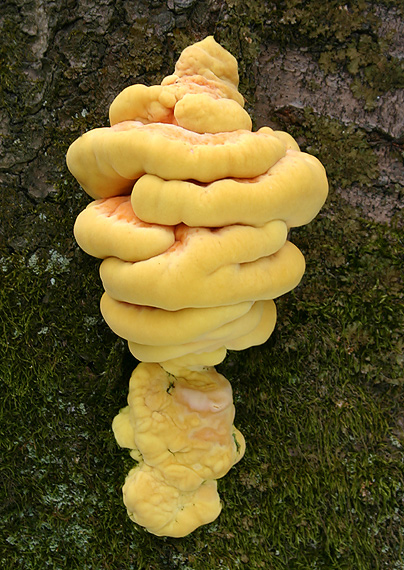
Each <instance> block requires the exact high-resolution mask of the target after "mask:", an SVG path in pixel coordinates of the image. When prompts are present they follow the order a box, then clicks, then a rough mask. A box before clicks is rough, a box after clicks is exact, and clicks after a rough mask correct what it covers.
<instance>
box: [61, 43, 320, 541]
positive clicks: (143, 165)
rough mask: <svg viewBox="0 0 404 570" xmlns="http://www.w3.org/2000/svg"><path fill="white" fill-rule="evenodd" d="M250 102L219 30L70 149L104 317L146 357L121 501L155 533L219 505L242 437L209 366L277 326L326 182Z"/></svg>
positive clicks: (176, 533) (81, 236)
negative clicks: (84, 202)
mask: <svg viewBox="0 0 404 570" xmlns="http://www.w3.org/2000/svg"><path fill="white" fill-rule="evenodd" d="M243 104H244V99H243V97H242V95H241V94H240V93H239V92H238V70H237V62H236V60H235V58H234V57H233V56H232V55H231V54H229V53H228V52H227V51H226V50H225V49H224V48H223V47H221V46H220V45H219V44H218V43H217V42H216V41H215V40H214V39H213V37H211V36H209V37H207V38H205V39H204V40H202V41H200V42H198V43H196V44H194V45H192V46H190V47H188V48H186V49H185V50H184V51H183V52H182V54H181V56H180V58H179V60H178V62H177V64H176V66H175V70H174V74H173V75H170V76H169V77H166V78H165V79H163V81H162V83H161V85H156V86H152V87H146V86H144V85H133V86H131V87H128V88H126V89H124V90H123V91H122V93H120V94H119V95H118V96H117V97H116V99H115V100H114V101H113V103H112V104H111V107H110V124H111V126H110V127H102V128H98V129H94V130H92V131H89V132H87V133H85V134H84V135H82V136H81V137H80V138H79V139H77V140H76V141H75V142H73V144H72V145H71V146H70V148H69V150H68V153H67V164H68V167H69V169H70V171H71V173H72V174H73V176H74V177H75V178H76V179H77V181H78V182H79V183H80V185H81V186H82V187H83V189H84V190H85V191H86V192H87V193H88V194H89V196H91V198H93V201H92V202H91V203H90V204H89V205H88V206H87V208H86V209H85V210H84V211H83V212H81V213H80V214H79V216H78V218H77V220H76V223H75V227H74V233H75V237H76V240H77V242H78V244H79V246H80V247H81V248H82V249H83V250H84V251H85V252H87V253H88V254H90V255H92V256H94V257H97V258H100V259H102V262H101V266H100V275H101V279H102V283H103V286H104V289H105V293H104V294H103V296H102V298H101V312H102V315H103V317H104V319H105V321H106V323H107V324H108V325H109V327H110V328H111V329H112V330H113V331H114V332H115V333H116V334H117V335H119V336H120V337H122V338H124V339H126V340H127V341H128V345H129V349H130V351H131V352H132V354H133V355H134V356H135V357H136V359H138V360H139V361H140V363H139V364H138V365H137V367H136V368H135V370H134V372H133V374H132V377H131V379H130V385H129V396H128V406H127V407H125V408H124V409H122V410H121V411H120V412H119V413H118V415H117V416H116V417H115V419H114V421H113V426H112V427H113V432H114V435H115V438H116V440H117V442H118V444H119V445H120V446H121V447H126V448H129V449H130V450H131V451H130V454H131V456H132V457H133V459H134V460H135V461H136V462H137V464H136V465H135V466H134V468H133V469H132V470H131V471H130V472H129V474H128V476H127V478H126V481H125V484H124V486H123V499H124V503H125V505H126V508H127V511H128V514H129V516H130V518H131V519H132V520H133V521H134V522H136V523H138V524H139V525H142V526H144V527H145V528H146V529H147V530H148V531H149V532H151V533H154V534H156V535H159V536H173V537H181V536H185V535H187V534H189V533H190V532H192V531H193V530H194V529H195V528H197V527H198V526H200V525H202V524H206V523H208V522H211V521H213V520H214V519H215V518H216V517H217V516H218V515H219V512H220V510H221V502H220V499H219V495H218V492H217V480H218V479H219V478H221V477H223V476H224V475H225V474H226V473H227V472H228V471H229V470H230V469H231V467H232V466H233V465H234V464H235V463H237V461H239V460H240V459H241V457H242V456H243V454H244V450H245V443H244V438H243V436H242V435H241V433H240V432H239V431H238V430H237V428H235V427H234V423H233V422H234V415H235V409H234V405H233V401H232V390H231V386H230V383H229V382H228V381H227V380H226V378H224V377H223V376H222V375H221V374H219V373H218V372H217V371H216V370H215V368H214V366H215V365H216V364H219V363H220V362H222V361H223V359H224V358H225V356H226V351H227V350H243V349H245V348H248V347H250V346H254V345H259V344H262V343H264V342H265V341H266V340H267V339H268V338H269V336H270V335H271V333H272V331H273V329H274V327H275V322H276V309H275V303H274V299H275V298H277V297H279V296H280V295H283V294H284V293H286V292H288V291H290V290H291V289H293V288H294V287H295V286H296V285H298V283H299V282H300V280H301V278H302V275H303V273H304V269H305V262H304V257H303V255H302V254H301V252H300V251H299V249H298V248H297V247H296V246H294V245H293V244H292V243H291V242H290V241H288V232H289V229H290V228H291V227H295V226H300V225H303V224H307V223H309V222H310V221H311V220H312V219H313V218H314V217H315V216H316V215H317V213H318V212H319V210H320V208H321V207H322V205H323V203H324V202H325V199H326V197H327V192H328V184H327V178H326V174H325V171H324V168H323V166H322V165H321V163H320V162H319V161H318V160H317V159H316V158H314V157H313V156H310V155H308V154H306V153H304V152H301V151H300V149H299V147H298V145H297V143H296V141H294V139H293V138H292V137H291V136H290V135H288V134H287V133H284V132H280V131H273V130H272V129H270V128H269V127H263V128H261V129H259V130H258V131H257V132H253V131H252V123H251V119H250V117H249V115H248V114H247V112H246V111H245V110H244V108H243Z"/></svg>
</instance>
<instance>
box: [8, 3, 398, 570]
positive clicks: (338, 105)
mask: <svg viewBox="0 0 404 570" xmlns="http://www.w3.org/2000/svg"><path fill="white" fill-rule="evenodd" d="M0 30H1V33H0V182H1V192H0V279H1V287H0V317H1V318H0V323H1V325H2V331H3V335H2V338H0V350H1V354H2V358H1V359H0V360H2V362H1V363H0V384H1V388H0V390H1V399H2V403H1V405H0V446H1V453H0V488H1V490H4V491H5V492H4V496H1V498H0V514H1V516H0V525H6V529H0V534H1V536H2V537H3V536H5V537H6V541H5V542H4V548H5V550H4V553H3V543H2V547H1V548H0V566H2V567H4V568H22V567H24V568H27V569H28V570H30V569H33V570H36V569H37V568H50V567H51V568H58V569H59V568H67V567H73V566H74V567H76V566H77V567H78V568H83V570H84V569H93V568H94V569H97V570H99V569H101V568H109V569H114V570H122V568H133V569H135V568H136V569H139V570H143V569H144V570H146V569H147V570H149V569H163V568H170V569H172V568H192V569H195V570H200V569H203V570H205V569H206V568H231V569H233V568H238V567H239V566H240V565H241V566H242V565H243V564H244V565H246V567H251V568H259V567H261V568H271V570H284V569H285V568H288V569H289V568H290V569H293V568H301V569H304V568H314V567H316V568H322V569H323V570H331V569H336V570H337V569H338V570H340V569H342V568H355V569H357V570H368V569H369V568H371V567H372V568H376V569H377V568H397V570H398V569H399V568H403V560H404V553H403V549H402V546H403V536H402V520H403V516H404V513H403V504H404V502H403V489H404V478H403V474H402V449H403V446H404V412H403V409H404V408H403V405H404V404H403V401H402V400H403V393H402V389H401V391H400V384H401V385H402V383H403V382H404V379H403V363H404V360H403V341H402V330H403V326H404V325H403V313H404V311H403V272H402V256H403V242H402V228H403V226H404V223H403V222H404V210H403V204H404V167H403V157H404V67H403V63H404V62H403V57H404V13H403V4H402V0H396V1H394V0H383V1H382V0H378V1H366V0H358V1H348V2H344V3H339V2H337V1H336V0H328V1H327V0H312V1H310V2H306V1H303V0H282V1H280V0H277V1H275V0H274V1H270V0H267V1H262V0H167V1H166V2H163V1H160V0H149V1H147V0H135V1H132V2H130V1H129V0H126V1H124V0H97V1H96V0H53V1H51V0H3V1H2V2H0ZM210 34H213V35H214V36H215V39H216V40H217V41H219V42H220V43H221V44H222V45H223V46H224V47H225V48H226V49H228V50H229V51H230V52H231V53H232V54H233V55H234V56H235V57H236V58H237V60H238V62H239V71H240V91H241V92H242V93H243V95H244V96H245V98H246V108H247V110H248V112H249V113H250V114H251V116H252V118H253V122H254V128H257V127H259V126H261V125H264V124H265V125H268V126H271V127H276V128H281V129H283V130H287V131H289V132H290V133H291V134H292V135H293V136H294V137H295V138H296V139H297V141H298V142H299V144H300V146H301V148H302V150H307V151H308V152H310V153H311V154H314V155H316V156H318V158H319V159H320V160H321V161H322V162H323V164H324V165H325V167H326V169H327V172H328V176H329V180H330V194H329V198H328V200H327V203H326V205H325V207H324V209H323V210H322V212H321V214H320V216H319V217H318V218H317V220H316V221H314V222H313V223H312V224H310V226H309V227H308V228H301V229H299V230H296V231H294V232H293V238H294V239H293V241H296V243H297V245H298V246H299V247H300V248H301V249H302V251H303V253H304V254H305V256H306V257H307V260H308V266H307V271H306V274H305V277H304V280H303V283H302V285H301V286H299V288H298V289H297V290H296V292H294V293H293V294H290V295H288V296H286V297H285V298H281V299H280V300H279V301H278V302H277V303H278V308H279V322H278V325H277V328H276V331H275V334H274V335H273V337H271V339H270V342H269V343H267V344H266V345H263V346H261V347H259V348H257V349H252V350H251V351H244V352H243V353H242V354H241V355H240V356H238V355H237V354H231V355H230V356H229V357H228V358H227V359H226V360H225V362H224V364H223V366H224V367H227V368H226V370H224V373H225V375H226V376H227V377H228V378H229V379H231V381H232V385H233V390H234V391H235V402H236V408H237V419H238V422H240V423H241V424H243V426H244V429H243V431H244V432H245V433H246V435H247V440H248V443H247V449H248V453H247V455H248V457H246V460H245V462H244V463H242V464H241V463H240V467H238V468H237V469H238V471H236V474H235V475H234V476H232V475H230V476H229V477H228V479H227V482H226V485H228V487H226V493H227V495H228V496H227V498H226V503H227V505H228V506H227V508H226V509H225V510H224V511H223V513H222V515H221V518H220V519H219V522H218V523H217V526H215V527H214V528H213V527H212V528H207V529H204V530H202V531H200V533H199V534H197V535H196V536H191V537H190V538H189V540H188V539H187V540H186V541H184V542H181V543H173V542H170V541H167V542H163V541H161V542H159V543H158V545H157V543H156V542H155V541H154V540H153V539H150V537H148V536H147V535H144V534H141V533H136V532H135V531H134V530H133V528H132V527H130V526H129V525H128V524H127V518H126V513H125V512H124V509H123V507H122V504H121V497H120V487H121V485H122V482H123V474H124V473H125V472H127V471H128V470H129V468H130V467H131V466H132V463H133V462H131V463H130V465H129V462H128V465H127V466H123V465H122V462H123V461H124V460H123V459H122V453H121V452H119V451H118V450H117V449H116V445H115V442H114V440H113V436H112V433H111V428H110V423H111V420H112V418H113V417H114V416H115V414H116V413H117V411H118V410H119V407H123V406H124V405H125V398H126V393H127V382H128V379H129V376H130V371H131V370H132V369H133V367H134V363H133V359H130V357H129V355H128V352H127V349H126V346H125V345H124V343H123V341H120V340H117V339H116V337H115V335H113V334H112V333H111V332H110V331H109V330H108V329H107V327H106V325H105V323H103V321H102V318H101V316H100V313H99V308H98V299H99V298H100V296H101V292H102V287H101V284H100V282H99V277H98V263H97V262H96V261H95V260H93V259H91V258H89V256H87V255H85V254H84V253H83V252H82V251H80V250H79V248H78V246H77V244H76V243H75V241H74V238H73V232H72V229H73V224H74V220H75V218H76V216H77V215H78V213H79V212H80V211H81V210H82V209H83V208H84V206H85V205H86V204H87V203H88V201H89V199H88V197H86V196H85V195H84V193H83V192H82V190H81V189H80V188H79V187H78V185H77V183H76V182H75V181H74V180H73V179H72V177H71V176H70V174H69V172H68V171H67V168H66V166H65V155H66V151H67V149H68V146H69V145H70V143H71V142H72V141H73V140H75V139H76V138H77V137H78V136H79V135H81V134H82V133H83V132H85V131H86V130H88V129H91V128H95V127H98V126H102V125H107V120H108V107H109V104H110V103H111V101H112V100H113V98H114V97H115V96H116V95H117V94H118V93H119V92H120V91H121V90H122V89H123V88H125V87H126V86H128V85H130V84H132V83H145V84H147V85H151V84H155V83H159V82H160V81H161V79H162V78H163V77H164V76H165V75H167V74H169V73H172V71H173V68H174V64H175V61H176V59H177V58H178V56H179V54H180V52H181V50H182V49H183V48H185V47H186V46H187V45H190V44H192V43H194V42H195V41H198V40H200V39H202V38H203V37H205V36H206V35H210ZM306 254H307V255H306ZM233 376H234V379H235V380H234V382H233ZM3 417H4V419H3ZM267 442H268V443H267ZM222 488H224V487H222ZM218 536H219V537H220V538H219V540H217V537H218ZM223 545H224V546H223ZM268 561H269V562H268ZM21 563H22V565H21ZM72 565H73V566H72Z"/></svg>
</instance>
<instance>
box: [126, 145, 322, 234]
mask: <svg viewBox="0 0 404 570" xmlns="http://www.w3.org/2000/svg"><path fill="white" fill-rule="evenodd" d="M327 193H328V183H327V177H326V174H325V170H324V167H323V166H322V164H321V163H320V162H319V161H318V160H317V159H316V158H315V157H313V156H310V155H309V154H306V153H303V152H300V151H296V150H288V151H287V152H286V155H285V156H283V157H282V158H280V160H278V162H276V164H274V165H273V166H272V167H271V168H270V169H268V170H267V171H266V172H265V173H264V174H262V175H260V176H257V177H255V178H238V179H237V178H233V177H229V178H226V179H223V180H216V181H214V182H211V183H207V184H201V183H196V182H194V181H191V180H164V179H162V178H160V177H158V176H155V175H151V174H145V175H144V176H142V177H141V178H140V179H139V180H138V181H137V182H136V184H135V185H134V187H133V191H132V195H131V201H132V207H133V210H134V211H135V212H136V214H137V215H138V216H140V217H141V218H142V219H143V220H145V221H148V222H153V223H158V224H170V225H175V224H179V223H181V222H183V223H184V224H186V225H188V226H194V227H195V226H206V227H218V226H226V225H230V224H249V225H257V226H258V225H262V224H265V223H266V222H268V221H270V220H277V219H279V220H284V221H285V222H286V224H287V226H288V227H295V226H301V225H303V224H307V223H309V222H310V221H311V220H312V219H313V218H314V217H315V216H316V215H317V213H318V212H319V210H320V208H321V207H322V205H323V204H324V202H325V199H326V197H327Z"/></svg>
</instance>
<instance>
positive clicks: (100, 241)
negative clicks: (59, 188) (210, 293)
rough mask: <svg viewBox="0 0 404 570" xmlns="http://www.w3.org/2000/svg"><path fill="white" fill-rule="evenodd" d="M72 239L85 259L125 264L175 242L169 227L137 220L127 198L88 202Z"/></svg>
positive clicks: (164, 248)
mask: <svg viewBox="0 0 404 570" xmlns="http://www.w3.org/2000/svg"><path fill="white" fill-rule="evenodd" d="M74 236H75V238H76V241H77V243H78V244H79V246H80V247H81V249H83V250H84V251H85V252H86V253H88V254H89V255H93V256H94V257H98V258H101V259H104V258H105V257H111V256H113V257H119V258H120V259H125V260H126V261H139V260H141V259H148V258H150V257H153V256H154V255H158V254H159V253H163V252H164V251H166V250H167V249H168V248H169V247H170V246H171V245H172V244H173V243H174V242H175V235H174V230H173V228H172V227H168V226H164V225H156V224H148V223H146V222H143V221H142V220H141V219H140V218H138V217H137V216H136V214H135V213H134V211H133V209H132V206H131V203H130V197H129V196H115V197H113V198H105V199H102V200H95V201H94V202H90V204H88V206H87V207H86V208H85V209H84V210H83V211H82V212H81V213H80V214H79V215H78V217H77V219H76V222H75V224H74Z"/></svg>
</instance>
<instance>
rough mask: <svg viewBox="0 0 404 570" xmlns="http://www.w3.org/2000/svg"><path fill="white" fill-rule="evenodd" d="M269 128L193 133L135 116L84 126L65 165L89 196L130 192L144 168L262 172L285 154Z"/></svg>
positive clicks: (182, 173) (205, 177)
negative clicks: (141, 120) (110, 124)
mask: <svg viewBox="0 0 404 570" xmlns="http://www.w3.org/2000/svg"><path fill="white" fill-rule="evenodd" d="M285 152H286V146H285V143H284V142H283V141H281V140H280V139H279V138H278V137H277V136H276V135H274V134H273V132H272V131H270V130H268V129H266V130H265V131H263V130H259V131H257V132H250V131H233V132H229V133H213V134H211V133H207V134H199V133H193V132H192V131H188V130H186V129H183V128H182V127H179V126H176V125H169V124H162V123H152V124H148V125H143V124H142V123H139V122H136V121H126V122H123V123H118V124H117V125H114V126H113V127H103V128H98V129H94V130H92V131H88V132H87V133H85V134H84V135H82V136H81V137H79V138H78V139H77V140H75V141H74V142H73V143H72V144H71V145H70V147H69V150H68V152H67V157H66V160H67V165H68V168H69V170H70V172H71V173H72V174H73V176H75V178H76V179H77V180H78V182H79V183H80V185H81V186H82V187H83V189H84V190H85V191H86V192H87V193H88V194H89V195H90V196H92V197H93V198H95V199H97V198H107V197H110V196H116V195H119V194H128V193H129V192H130V191H131V190H132V187H133V184H134V182H135V180H137V179H138V178H139V177H140V176H142V175H143V174H146V173H148V174H156V175H157V176H160V177H161V178H165V179H167V180H173V179H178V180H187V179H193V180H198V181H200V182H211V181H213V180H218V179H219V178H226V177H227V176H235V177H240V178H249V177H253V176H258V175H260V174H263V173H264V172H266V171H267V170H268V168H270V167H271V166H273V165H274V164H275V163H276V162H277V161H278V160H279V159H280V158H281V157H282V156H284V155H285Z"/></svg>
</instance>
